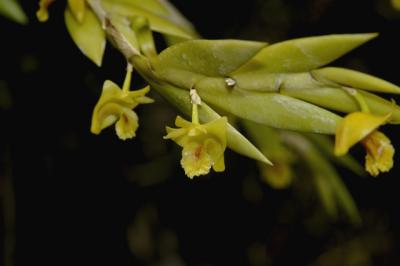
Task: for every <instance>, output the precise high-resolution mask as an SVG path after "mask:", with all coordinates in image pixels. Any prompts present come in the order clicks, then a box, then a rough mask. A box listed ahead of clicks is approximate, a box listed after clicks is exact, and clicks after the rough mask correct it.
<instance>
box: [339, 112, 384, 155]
mask: <svg viewBox="0 0 400 266" xmlns="http://www.w3.org/2000/svg"><path fill="white" fill-rule="evenodd" d="M390 116H391V113H389V114H387V115H385V116H377V115H372V114H368V113H362V112H355V113H351V114H349V115H347V116H346V117H345V118H343V121H342V122H341V123H340V124H339V125H338V126H337V128H336V140H335V155H336V156H341V155H344V154H346V153H347V152H348V150H349V149H350V147H352V146H353V145H354V144H356V143H357V142H359V141H361V140H362V139H363V138H365V137H366V136H367V135H368V134H370V133H371V132H372V131H374V130H375V129H377V128H378V127H379V126H381V125H383V124H385V123H386V122H387V121H388V119H389V118H390Z"/></svg>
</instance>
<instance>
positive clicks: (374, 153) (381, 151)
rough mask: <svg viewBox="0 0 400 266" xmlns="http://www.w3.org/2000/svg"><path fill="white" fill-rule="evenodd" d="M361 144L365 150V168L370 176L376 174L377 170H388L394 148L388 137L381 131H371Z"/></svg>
mask: <svg viewBox="0 0 400 266" xmlns="http://www.w3.org/2000/svg"><path fill="white" fill-rule="evenodd" d="M362 144H363V145H364V147H365V148H366V150H367V155H366V156H365V169H366V170H367V171H368V173H370V174H371V175H372V176H377V175H378V174H379V172H388V171H389V170H390V169H391V168H392V167H393V155H394V148H393V146H392V144H391V143H390V139H389V138H388V137H386V136H385V135H384V134H383V133H382V132H379V131H374V132H372V133H371V134H370V135H369V136H368V137H366V138H365V139H364V140H363V141H362Z"/></svg>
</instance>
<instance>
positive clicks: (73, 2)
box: [36, 0, 87, 22]
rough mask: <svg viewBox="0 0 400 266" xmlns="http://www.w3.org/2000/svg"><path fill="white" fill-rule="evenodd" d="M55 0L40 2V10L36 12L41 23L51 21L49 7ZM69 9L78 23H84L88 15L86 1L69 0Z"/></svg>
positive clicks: (42, 0)
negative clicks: (86, 14)
mask: <svg viewBox="0 0 400 266" xmlns="http://www.w3.org/2000/svg"><path fill="white" fill-rule="evenodd" d="M54 1H55V0H40V1H39V10H38V11H37V12H36V16H37V18H38V20H39V21H40V22H45V21H47V20H48V19H49V11H48V9H49V6H50V5H51V4H52V3H53V2H54ZM68 7H69V9H70V10H71V12H72V14H73V15H74V17H75V19H76V20H77V21H78V22H82V21H83V19H84V17H85V13H86V8H87V7H86V1H85V0H68Z"/></svg>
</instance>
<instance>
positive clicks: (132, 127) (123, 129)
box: [115, 108, 139, 140]
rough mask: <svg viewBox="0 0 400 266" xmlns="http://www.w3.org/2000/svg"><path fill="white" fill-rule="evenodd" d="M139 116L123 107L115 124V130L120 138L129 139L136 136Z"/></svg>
mask: <svg viewBox="0 0 400 266" xmlns="http://www.w3.org/2000/svg"><path fill="white" fill-rule="evenodd" d="M138 121H139V118H138V116H137V115H136V113H135V112H134V111H132V110H130V109H128V108H124V109H123V112H122V113H121V115H120V118H119V120H118V122H117V123H116V124H115V131H116V132H117V135H118V137H119V138H120V139H122V140H127V139H131V138H133V137H135V136H136V130H137V128H138V127H139V122H138Z"/></svg>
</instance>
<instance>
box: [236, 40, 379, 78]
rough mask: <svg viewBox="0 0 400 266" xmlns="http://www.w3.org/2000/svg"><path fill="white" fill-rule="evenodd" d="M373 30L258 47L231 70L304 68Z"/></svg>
mask: <svg viewBox="0 0 400 266" xmlns="http://www.w3.org/2000/svg"><path fill="white" fill-rule="evenodd" d="M376 36H377V34H374V33H370V34H338V35H325V36H318V37H308V38H300V39H294V40H288V41H284V42H279V43H276V44H273V45H271V46H268V47H266V48H264V49H262V50H261V51H260V52H259V53H258V54H257V55H256V56H255V57H253V58H252V59H251V60H250V61H249V62H247V63H246V64H245V65H243V66H242V67H241V68H239V69H237V70H236V71H235V73H236V74H237V73H240V72H248V71H255V70H265V71H267V72H271V73H280V72H284V73H287V72H305V71H310V70H313V69H316V68H319V67H321V66H324V65H326V64H329V63H331V62H332V61H334V60H335V59H337V58H339V57H341V56H342V55H344V54H346V53H348V52H349V51H351V50H352V49H354V48H356V47H358V46H360V45H362V44H364V43H365V42H367V41H369V40H371V39H372V38H374V37H376Z"/></svg>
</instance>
